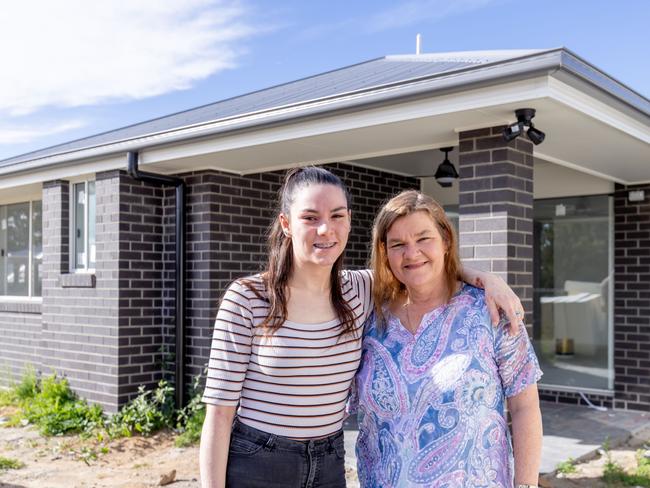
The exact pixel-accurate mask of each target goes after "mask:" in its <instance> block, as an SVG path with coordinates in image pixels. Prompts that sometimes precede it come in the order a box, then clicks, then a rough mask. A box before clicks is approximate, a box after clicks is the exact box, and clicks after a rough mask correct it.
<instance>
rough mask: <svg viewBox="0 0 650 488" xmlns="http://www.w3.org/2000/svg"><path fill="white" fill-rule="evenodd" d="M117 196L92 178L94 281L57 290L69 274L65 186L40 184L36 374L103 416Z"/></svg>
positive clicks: (109, 364) (110, 383)
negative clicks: (56, 380) (64, 386)
mask: <svg viewBox="0 0 650 488" xmlns="http://www.w3.org/2000/svg"><path fill="white" fill-rule="evenodd" d="M98 176H99V175H98ZM118 195H119V193H118V185H117V182H116V181H115V180H114V179H105V180H103V179H101V178H99V177H98V178H97V183H96V197H97V206H96V209H97V220H96V245H97V255H96V261H97V264H96V271H95V281H91V282H86V283H66V286H62V276H63V277H64V278H63V281H66V280H65V276H66V274H67V273H68V272H69V253H70V248H69V231H70V228H69V222H70V216H69V205H70V189H69V183H68V182H67V181H59V180H57V181H51V182H46V183H44V184H43V274H42V276H43V303H42V339H41V350H42V355H41V365H40V366H41V370H42V372H43V373H45V374H50V373H52V372H55V371H56V372H57V373H58V374H61V375H64V376H66V377H67V378H68V380H69V381H70V384H71V386H72V387H73V388H74V389H75V390H76V391H77V392H79V393H80V394H81V395H82V396H84V397H85V398H88V399H89V400H91V401H94V402H99V403H102V404H103V405H104V406H105V407H106V408H107V410H109V411H114V410H115V409H116V408H117V401H116V398H117V373H118V371H117V347H118V339H117V333H118V328H117V311H118V306H117V293H118V279H117V266H118V262H117V259H116V258H117V240H116V239H115V237H116V236H117V231H118V221H117V217H118V213H117V211H118Z"/></svg>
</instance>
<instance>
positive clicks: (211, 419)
mask: <svg viewBox="0 0 650 488" xmlns="http://www.w3.org/2000/svg"><path fill="white" fill-rule="evenodd" d="M205 407H206V411H205V421H204V422H203V430H202V431H201V448H200V451H199V466H200V469H201V487H202V488H223V487H225V486H226V466H227V465H228V448H229V446H230V430H231V429H232V422H233V418H234V417H235V410H236V408H237V407H230V406H222V405H209V404H208V405H206V406H205Z"/></svg>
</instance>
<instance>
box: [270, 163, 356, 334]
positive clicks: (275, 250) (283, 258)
mask: <svg viewBox="0 0 650 488" xmlns="http://www.w3.org/2000/svg"><path fill="white" fill-rule="evenodd" d="M310 185H333V186H336V187H338V188H340V189H341V190H342V191H343V193H344V194H345V199H346V201H347V205H348V208H350V207H351V205H352V202H351V198H350V192H349V191H348V189H347V188H346V186H345V184H344V183H343V182H342V181H341V179H340V178H339V177H338V176H336V175H335V174H333V173H331V172H329V171H328V170H326V169H325V168H320V167H317V166H307V167H305V168H295V169H292V170H289V171H288V172H287V174H286V176H285V178H284V184H283V186H282V189H281V190H280V193H279V195H278V208H277V211H276V214H275V218H274V220H273V222H272V224H271V226H270V228H269V232H268V241H267V242H268V262H267V265H266V267H265V268H266V269H265V271H264V272H263V273H262V279H263V281H264V286H265V288H266V293H267V295H268V300H269V304H270V306H269V312H268V315H267V317H266V318H265V319H264V321H263V322H262V324H261V325H262V326H263V327H266V328H267V329H268V330H269V331H270V332H271V333H273V332H275V331H276V330H277V329H279V328H280V327H281V326H282V324H283V323H284V321H285V320H286V319H287V299H288V296H287V290H288V284H289V277H290V275H291V270H292V268H293V250H292V245H291V238H290V237H288V236H286V235H285V234H284V232H283V230H282V226H281V225H280V219H279V215H280V213H283V214H284V215H289V210H290V208H291V203H292V202H293V199H294V195H295V193H296V191H297V190H299V189H301V188H304V187H306V186H310ZM344 254H345V253H342V254H341V255H340V256H339V257H338V259H337V260H336V261H335V262H334V265H333V266H332V272H331V275H330V299H331V301H332V306H333V307H334V310H335V311H336V314H337V316H338V318H339V320H340V321H341V335H344V334H348V333H354V331H355V323H354V320H355V315H354V312H353V311H352V308H351V307H350V305H349V304H348V302H347V301H346V300H345V299H344V298H343V293H342V291H341V271H342V268H343V257H344Z"/></svg>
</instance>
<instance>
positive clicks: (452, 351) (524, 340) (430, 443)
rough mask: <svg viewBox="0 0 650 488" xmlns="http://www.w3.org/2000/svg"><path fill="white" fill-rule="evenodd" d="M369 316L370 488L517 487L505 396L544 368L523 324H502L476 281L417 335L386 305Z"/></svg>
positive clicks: (365, 430)
mask: <svg viewBox="0 0 650 488" xmlns="http://www.w3.org/2000/svg"><path fill="white" fill-rule="evenodd" d="M386 317H387V320H388V323H387V327H386V332H384V333H379V331H378V330H377V327H376V322H375V316H374V315H373V316H371V317H370V318H369V319H368V321H367V322H366V330H365V332H364V339H363V353H362V354H363V356H362V363H361V367H360V369H359V372H358V374H357V376H356V380H355V389H356V391H355V394H354V395H353V399H352V402H351V403H352V405H351V407H352V409H353V410H354V409H355V408H356V409H357V410H358V415H359V437H358V440H357V447H356V452H357V460H358V461H357V462H358V473H359V480H360V482H361V486H363V487H384V488H388V487H425V486H426V487H435V488H452V487H454V488H455V487H463V488H465V487H467V488H477V487H512V483H513V481H512V479H513V467H512V449H511V444H510V438H509V433H508V429H507V425H506V419H505V414H504V401H505V398H506V397H511V396H514V395H516V394H518V393H519V392H521V391H523V390H524V389H525V388H526V387H528V386H529V385H532V384H534V383H536V382H537V381H538V380H539V378H540V377H541V375H542V372H541V370H540V369H539V364H538V362H537V358H536V357H535V353H534V351H533V348H532V346H531V343H530V341H529V340H528V335H527V334H526V331H525V329H524V328H523V327H522V328H521V329H520V333H519V334H518V335H517V336H515V337H510V336H509V335H508V333H507V332H506V331H505V330H504V327H503V326H502V325H503V324H500V326H499V327H497V328H494V327H492V325H491V321H490V316H489V313H488V311H487V307H486V305H485V295H484V292H483V290H481V289H478V288H474V287H472V286H470V285H463V287H462V289H461V290H460V291H459V292H458V293H457V294H456V295H454V297H452V299H451V300H450V302H449V303H448V304H446V305H443V306H441V307H438V308H436V309H435V310H432V311H431V312H429V313H428V314H426V315H425V316H424V317H423V319H422V322H421V324H420V327H419V328H418V330H417V331H416V333H415V334H412V333H411V332H409V331H408V330H407V329H406V328H404V327H403V326H402V325H401V323H400V322H399V320H398V319H397V317H395V316H394V315H391V314H390V312H388V310H386Z"/></svg>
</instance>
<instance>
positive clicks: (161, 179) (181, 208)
mask: <svg viewBox="0 0 650 488" xmlns="http://www.w3.org/2000/svg"><path fill="white" fill-rule="evenodd" d="M126 159H127V167H128V173H129V175H130V176H131V177H132V178H133V179H135V180H137V181H144V182H147V183H153V184H154V185H158V186H164V185H173V186H175V187H176V219H175V220H176V222H175V224H176V226H175V227H176V232H175V233H176V253H175V261H176V263H175V264H176V277H175V278H176V279H175V281H176V283H175V288H176V300H175V301H174V322H175V332H176V334H175V335H176V354H175V362H176V373H175V374H176V388H175V390H176V392H175V393H176V408H179V409H180V408H183V407H184V406H185V182H184V181H183V180H182V179H181V178H176V177H173V176H167V175H159V174H156V173H147V172H145V171H140V170H139V169H138V152H137V151H129V152H128V153H127V154H126Z"/></svg>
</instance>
